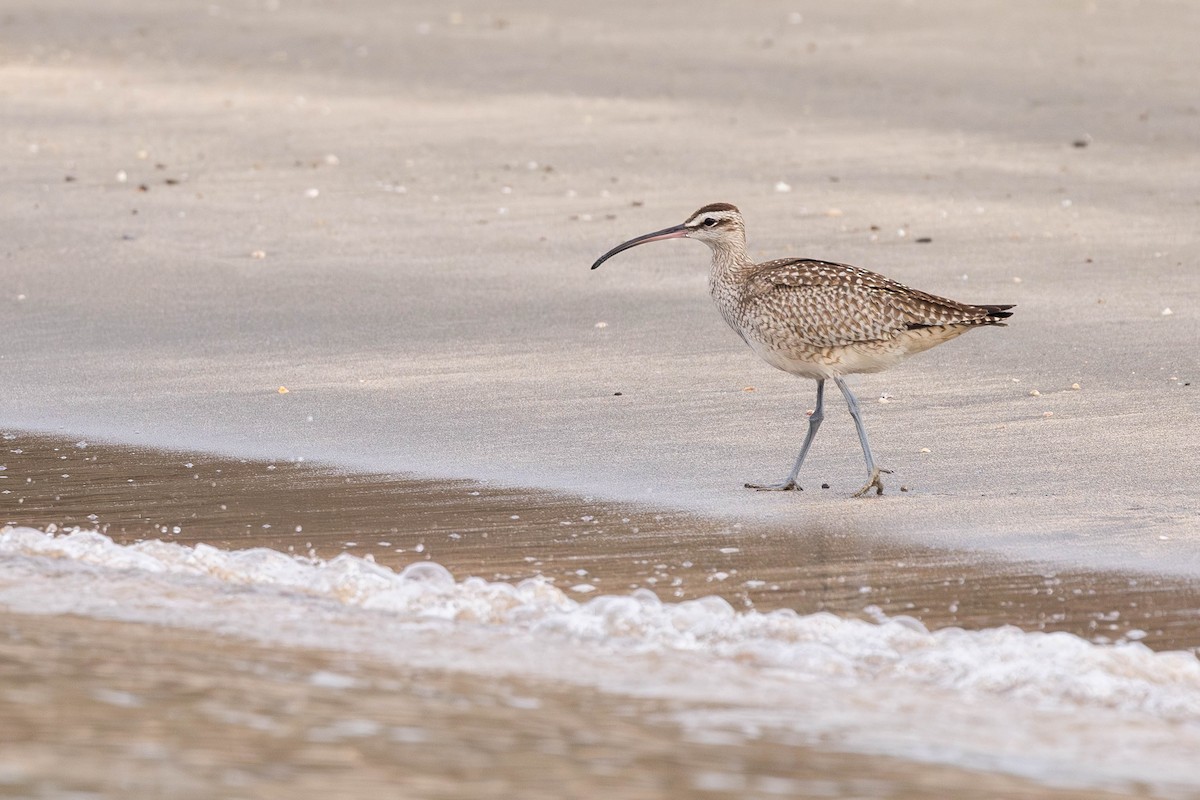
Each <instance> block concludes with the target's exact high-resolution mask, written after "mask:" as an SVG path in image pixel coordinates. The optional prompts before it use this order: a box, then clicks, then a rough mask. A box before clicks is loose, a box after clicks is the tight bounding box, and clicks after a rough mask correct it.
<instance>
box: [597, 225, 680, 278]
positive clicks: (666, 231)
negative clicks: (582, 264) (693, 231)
mask: <svg viewBox="0 0 1200 800" xmlns="http://www.w3.org/2000/svg"><path fill="white" fill-rule="evenodd" d="M687 234H688V229H687V228H685V227H684V226H683V225H672V226H671V227H670V228H663V229H662V230H661V231H655V232H654V233H647V234H646V235H645V236H638V237H637V238H635V239H630V240H629V241H628V242H623V243H621V244H619V245H617V246H616V247H614V248H613V249H612V250H609V251H608V252H607V253H605V254H604V255H602V256H600V257H599V258H598V259H596V263H595V264H592V269H595V268H596V267H598V266H600V265H601V264H603V263H604V262H605V261H608V260H609V259H610V258H612V257H613V256H615V255H616V254H617V253H620V252H623V251H625V250H628V249H629V248H631V247H637V246H638V245H639V244H645V243H646V242H658V241H662V240H663V239H682V238H683V237H685V236H687Z"/></svg>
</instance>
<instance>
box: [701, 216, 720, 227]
mask: <svg viewBox="0 0 1200 800" xmlns="http://www.w3.org/2000/svg"><path fill="white" fill-rule="evenodd" d="M701 224H703V225H704V227H706V228H711V227H712V226H714V225H716V224H717V220H716V219H714V218H713V217H705V218H704V222H703V223H701Z"/></svg>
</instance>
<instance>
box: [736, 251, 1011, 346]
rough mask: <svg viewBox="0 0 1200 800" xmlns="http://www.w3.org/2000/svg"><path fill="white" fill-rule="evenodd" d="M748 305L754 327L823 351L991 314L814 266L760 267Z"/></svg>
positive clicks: (877, 278)
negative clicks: (791, 338)
mask: <svg viewBox="0 0 1200 800" xmlns="http://www.w3.org/2000/svg"><path fill="white" fill-rule="evenodd" d="M743 303H744V306H745V308H746V310H747V312H748V314H749V317H750V320H749V321H750V322H751V324H753V325H754V326H755V327H765V328H767V329H769V333H771V334H774V335H780V334H785V335H790V336H794V337H797V338H799V339H800V340H801V341H804V342H806V343H808V344H811V345H815V346H818V347H830V346H838V345H847V344H853V343H854V342H867V341H879V340H884V339H889V338H891V337H892V336H894V335H895V334H896V333H898V332H900V331H904V330H908V329H912V328H921V327H931V326H935V325H953V324H956V323H957V324H967V325H971V324H979V323H980V322H981V320H983V319H986V318H987V317H988V315H989V309H988V308H986V307H983V306H971V305H966V304H963V303H958V302H955V301H954V300H948V299H946V298H944V297H938V296H936V295H932V294H928V293H926V292H922V291H918V290H916V289H912V288H909V287H908V286H905V285H904V284H902V283H898V282H896V281H894V280H891V279H890V278H885V277H884V276H882V275H880V274H878V273H875V272H871V271H870V270H865V269H862V268H860V267H852V266H849V265H847V264H834V263H832V262H828V261H814V260H811V259H783V260H780V261H768V262H767V263H765V264H759V265H758V266H757V267H756V268H755V270H754V271H753V272H752V273H751V274H750V276H749V277H748V280H747V282H746V284H745V294H744V295H743ZM1006 316H1007V315H1006ZM764 332H765V333H766V332H768V331H764Z"/></svg>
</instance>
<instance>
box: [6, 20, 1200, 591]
mask: <svg viewBox="0 0 1200 800" xmlns="http://www.w3.org/2000/svg"><path fill="white" fill-rule="evenodd" d="M686 9H687V13H682V12H681V10H680V9H679V8H675V7H672V6H651V7H647V6H645V4H633V3H629V4H623V3H605V4H600V5H589V6H575V7H568V6H557V5H555V6H552V7H550V6H546V7H543V6H539V5H537V4H534V3H524V4H516V5H512V6H509V7H506V9H505V10H504V11H499V10H497V9H494V8H493V7H491V6H488V5H485V4H479V3H465V4H459V5H458V6H455V7H453V8H451V7H447V6H445V5H444V4H440V3H432V2H429V3H405V4H403V5H395V4H391V3H385V2H371V1H368V0H361V1H360V2H354V3H349V4H338V5H336V6H332V5H330V6H325V5H322V4H319V3H301V2H282V3H275V2H251V1H250V0H247V1H246V2H235V3H207V2H205V3H183V4H173V5H171V6H169V7H165V6H163V5H162V4H160V3H155V2H149V1H148V0H119V1H118V0H108V1H107V2H95V3H87V4H79V3H70V2H58V3H54V2H51V3H46V2H37V3H32V2H31V3H10V4H8V5H7V6H6V10H5V12H4V18H3V24H2V25H0V44H2V45H3V47H4V50H5V53H6V62H5V64H4V67H3V71H2V72H0V99H2V102H3V105H4V109H5V124H4V126H3V127H2V128H0V153H2V155H0V170H2V177H3V181H2V182H0V208H2V209H3V212H4V216H5V220H6V223H5V226H6V235H5V241H6V244H5V246H4V248H3V259H0V287H2V290H0V292H2V293H0V319H2V320H3V324H4V328H5V335H4V337H3V344H2V345H0V386H3V396H2V402H0V424H3V425H5V426H7V427H8V428H10V429H36V430H49V431H63V432H65V433H66V434H67V435H71V436H75V435H78V436H83V437H91V438H96V437H104V438H108V439H110V440H115V441H124V442H129V443H139V444H147V445H158V446H170V447H176V448H186V449H202V450H209V451H215V452H224V453H230V454H237V455H254V456H263V457H268V458H296V457H304V458H307V459H309V460H314V459H315V460H321V461H324V462H328V463H332V464H337V465H342V466H344V467H348V468H352V469H361V470H369V471H376V472H408V473H414V474H420V475H429V476H446V477H460V478H474V479H481V480H488V481H493V482H498V483H503V484H506V485H512V486H536V487H542V488H551V489H567V490H571V491H575V492H577V493H580V494H586V495H591V496H595V497H604V498H608V499H613V500H624V501H629V500H645V501H649V502H651V503H653V504H655V505H656V506H659V507H674V508H678V509H681V510H690V511H694V512H700V513H704V514H708V515H715V516H718V517H721V518H725V519H738V520H746V521H750V520H759V521H768V522H771V523H774V524H792V523H795V524H800V525H810V524H814V523H818V522H819V524H821V525H823V526H827V527H831V528H833V529H836V530H839V531H841V532H844V533H847V534H853V535H856V536H861V537H867V538H869V537H878V536H881V535H884V534H892V533H895V534H899V535H903V536H905V537H908V538H909V539H911V540H913V541H916V542H920V543H925V544H943V545H955V546H972V547H980V548H984V549H989V550H993V551H998V552H1004V553H1008V554H1011V555H1014V556H1017V557H1035V558H1042V559H1051V560H1059V561H1062V562H1066V563H1067V564H1086V565H1102V566H1122V567H1132V568H1143V569H1151V570H1169V571H1174V572H1181V573H1186V574H1192V575H1194V574H1196V573H1197V572H1200V548H1198V547H1197V545H1196V538H1197V533H1198V532H1200V505H1198V503H1200V501H1198V500H1197V497H1198V495H1200V492H1197V490H1196V481H1195V475H1196V474H1197V472H1198V469H1197V467H1198V466H1200V460H1198V457H1197V451H1196V449H1195V447H1194V446H1192V442H1193V440H1194V439H1195V435H1196V433H1197V425H1196V405H1197V400H1196V397H1197V388H1196V380H1197V378H1198V377H1200V376H1198V375H1197V351H1196V343H1197V341H1200V322H1198V316H1197V312H1196V308H1198V307H1200V281H1197V280H1196V272H1195V266H1194V265H1195V262H1196V258H1197V255H1200V246H1198V244H1197V237H1196V226H1195V219H1196V212H1197V204H1198V203H1200V194H1198V188H1197V184H1196V181H1195V175H1196V173H1197V168H1198V167H1200V164H1198V163H1197V159H1198V156H1197V151H1196V148H1195V141H1196V139H1195V134H1196V126H1197V122H1198V120H1200V109H1198V108H1197V101H1196V97H1195V93H1194V82H1193V80H1192V77H1193V76H1194V75H1195V74H1197V73H1198V72H1200V63H1198V57H1197V50H1196V48H1195V47H1194V46H1193V45H1192V42H1191V39H1192V33H1193V32H1194V31H1195V30H1196V28H1197V25H1198V24H1200V16H1198V15H1200V10H1197V8H1196V7H1194V6H1192V5H1189V4H1182V3H1181V4H1167V5H1163V6H1159V7H1156V8H1155V10H1154V11H1153V13H1151V12H1148V11H1147V10H1145V9H1144V8H1143V7H1142V6H1141V5H1139V4H1136V3H1105V4H1098V5H1087V4H1058V3H1040V2H1028V3H1020V4H1017V5H1013V4H1010V3H1003V4H1001V3H995V4H972V5H971V6H970V7H969V8H965V7H963V6H961V5H960V4H957V3H952V2H925V3H894V4H888V5H882V6H881V5H879V4H874V3H851V4H839V5H837V6H835V7H828V6H811V7H809V6H795V5H793V4H777V3H765V4H756V5H755V6H754V7H753V8H750V9H744V8H741V7H736V6H732V5H728V4H712V5H711V6H703V5H702V6H699V7H697V6H695V4H688V5H687V6H686ZM1078 145H1086V146H1078ZM780 182H783V183H786V184H787V185H789V186H790V187H791V191H790V192H780V191H777V184H778V183H780ZM714 200H728V201H734V202H736V203H738V204H740V205H741V207H742V209H743V211H744V212H745V214H746V216H747V219H748V224H749V228H750V230H749V233H750V239H751V247H752V249H753V251H754V253H755V254H756V255H761V256H767V255H776V256H778V255H787V254H796V255H800V254H804V255H810V256H817V257H824V258H831V259H836V260H841V261H846V262H850V263H856V264H861V265H863V266H867V267H870V268H874V269H878V270H880V271H882V272H884V273H886V274H888V275H890V276H892V277H895V278H897V279H899V280H902V281H905V282H908V283H910V284H912V285H915V286H918V287H920V288H923V289H926V290H929V291H933V292H937V293H942V294H946V295H950V296H954V297H957V298H961V299H964V300H976V301H986V302H1015V303H1017V304H1018V308H1017V312H1018V313H1017V315H1016V316H1015V317H1014V318H1013V320H1012V326H1011V327H1010V328H1007V329H1004V330H985V331H979V332H976V333H973V334H971V335H969V336H967V337H964V338H963V339H962V340H959V341H957V342H954V343H952V344H950V345H948V346H946V347H943V348H940V349H938V350H937V351H936V352H934V353H930V354H928V355H927V356H923V357H921V358H920V359H918V360H916V361H914V362H912V363H910V364H907V365H905V366H903V367H901V368H899V369H896V370H894V371H892V372H889V373H886V374H884V375H879V376H868V377H866V378H863V379H861V380H859V381H858V382H857V385H858V387H859V393H860V396H861V397H862V398H863V399H864V400H865V401H866V405H867V406H868V409H867V411H866V417H867V425H868V428H869V429H870V431H871V434H872V436H873V438H874V444H875V449H876V453H877V456H878V458H879V460H880V461H881V463H882V465H883V466H885V467H889V468H891V469H893V470H895V474H894V475H893V476H892V477H891V479H890V481H889V492H888V495H887V496H885V497H884V498H882V499H879V500H872V501H870V502H861V501H852V500H850V499H848V497H847V495H848V494H849V493H850V491H852V490H853V489H854V488H856V487H857V486H858V485H859V484H860V482H861V474H860V471H861V456H860V454H859V453H858V451H857V443H856V441H855V438H854V434H853V430H852V426H851V425H850V421H849V418H848V415H846V414H845V413H844V411H843V410H842V409H841V408H840V407H836V405H835V406H831V409H832V410H831V416H830V420H829V422H827V423H826V426H825V427H824V428H823V429H822V432H821V437H820V440H819V442H818V444H817V446H816V448H815V449H814V452H813V455H812V458H811V464H810V466H809V467H808V469H807V477H806V480H805V482H804V485H805V486H806V491H805V492H803V493H802V494H795V495H791V494H789V495H784V496H768V495H761V494H754V493H751V492H747V491H746V490H744V489H742V488H741V487H742V483H743V482H745V481H746V480H748V479H759V480H761V479H767V478H773V477H775V476H777V475H782V474H783V472H784V471H786V469H787V467H788V465H789V464H790V463H791V460H792V459H793V458H794V455H795V450H796V448H797V444H798V441H799V439H800V437H801V435H802V433H803V428H804V411H805V409H807V408H810V407H811V403H812V395H813V385H812V384H811V383H810V382H804V381H799V380H796V379H794V378H791V377H790V376H787V375H784V374H783V373H777V372H775V371H773V370H772V369H770V368H769V367H766V366H765V365H763V364H761V363H758V362H757V361H756V359H755V358H754V357H753V356H752V354H750V353H749V352H748V351H746V349H745V348H744V346H743V345H742V344H741V343H740V342H739V341H738V340H737V338H736V336H734V335H733V334H732V333H731V332H730V331H729V330H727V329H725V328H724V326H723V324H722V323H721V321H720V319H719V317H718V316H717V315H716V313H715V312H714V311H713V309H712V308H711V307H710V301H709V300H708V298H707V297H706V292H705V289H704V277H705V264H706V259H707V254H706V252H705V250H704V248H702V247H700V246H699V245H695V244H693V243H682V244H678V243H671V244H663V245H657V246H655V247H654V248H653V249H652V248H644V249H642V250H639V251H637V252H635V253H630V254H628V255H627V256H625V257H623V258H622V259H621V260H620V261H615V262H613V263H611V264H608V265H606V266H605V269H603V270H600V271H598V272H596V273H590V272H589V271H588V269H587V267H588V265H589V264H590V263H591V261H592V260H593V259H594V258H595V257H596V256H597V255H598V254H599V253H601V252H603V251H604V250H606V249H607V248H608V247H610V246H611V245H613V244H615V243H616V242H618V241H621V240H622V239H624V238H626V237H628V236H631V235H633V234H637V233H641V232H644V231H646V230H653V229H656V228H659V227H662V226H664V225H667V224H671V223H674V222H676V221H678V220H679V219H682V217H683V216H684V215H685V214H687V213H688V212H690V211H691V210H692V209H693V208H694V207H696V206H698V205H700V204H702V203H705V202H709V201H714ZM920 238H930V239H932V242H930V243H928V244H917V243H916V240H917V239H920ZM1018 279H1019V280H1020V282H1019V283H1018V282H1016V281H1017V280H1018ZM1168 309H1170V311H1171V312H1172V313H1170V314H1167V313H1166V312H1167V310H1168ZM601 322H604V323H607V327H603V328H600V327H596V326H597V325H598V323H601ZM1075 384H1078V385H1079V387H1080V388H1079V389H1078V390H1075V389H1072V386H1073V385H1075ZM281 386H283V387H286V388H287V389H288V390H289V392H288V393H287V394H281V393H280V392H279V387H281ZM747 387H753V388H754V389H755V391H753V392H751V391H745V389H746V388H747ZM1033 390H1037V391H1038V392H1039V394H1037V395H1031V391H1033ZM617 392H620V393H621V394H620V396H615V395H616V393H617ZM884 394H887V395H891V397H892V401H891V402H888V403H886V404H884V403H877V402H875V398H877V397H880V396H882V395H884ZM926 449H927V450H929V452H927V453H926V452H923V451H924V450H926ZM822 483H829V484H830V485H831V487H832V488H831V489H830V490H827V491H824V492H822V491H817V490H815V489H816V487H817V486H819V485H820V484H822ZM902 485H903V486H906V487H907V488H909V490H910V491H908V492H906V493H903V494H902V493H900V492H899V491H898V489H899V487H900V486H902Z"/></svg>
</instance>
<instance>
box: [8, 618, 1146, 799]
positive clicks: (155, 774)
mask: <svg viewBox="0 0 1200 800" xmlns="http://www.w3.org/2000/svg"><path fill="white" fill-rule="evenodd" d="M0 682H2V683H3V688H2V689H0V719H3V720H4V721H5V724H4V725H3V726H0V797H24V798H35V797H36V798H67V797H80V796H88V797H104V798H133V797H137V798H142V797H145V798H150V797H171V798H183V799H186V800H191V799H192V798H195V799H196V800H209V799H210V798H214V797H228V798H263V799H264V800H269V799H272V798H299V797H303V798H330V797H338V798H341V797H378V796H388V797H405V798H428V800H435V799H436V800H478V799H479V798H497V800H500V799H501V798H504V799H507V798H513V797H527V798H545V799H546V800H551V799H553V800H559V798H566V797H580V798H583V797H621V798H628V799H629V800H643V799H645V800H649V798H666V797H678V798H692V797H704V798H772V797H847V798H851V797H852V798H896V799H897V800H899V799H903V800H918V799H921V800H923V799H924V798H929V797H981V798H982V797H987V798H995V800H1008V799H1009V798H1012V800H1016V799H1017V798H1030V797H1037V798H1046V799H1047V800H1060V799H1061V800H1068V799H1072V800H1085V799H1088V800H1104V798H1108V797H1131V796H1133V797H1136V796H1150V795H1143V794H1142V793H1140V792H1137V791H1136V790H1135V791H1132V792H1131V793H1120V794H1113V793H1109V792H1106V791H1103V790H1089V791H1087V792H1081V791H1069V790H1063V789H1055V788H1052V787H1047V786H1044V785H1039V784H1035V783H1032V782H1029V781H1025V780H1021V779H1019V778H1013V777H1008V776H1004V775H994V774H988V773H982V772H976V771H971V770H963V769H954V768H950V767H944V766H939V765H928V764H920V765H918V764H913V763H911V762H906V761H901V760H897V759H889V758H886V757H880V756H871V757H864V756H854V755H847V754H840V753H833V752H827V751H823V750H820V749H814V748H812V747H810V746H806V745H805V744H804V743H802V742H796V741H791V740H789V739H788V738H787V737H786V736H784V737H781V736H779V735H772V734H767V735H761V736H755V735H750V736H747V735H745V734H744V733H742V732H739V731H738V730H736V729H730V730H727V731H714V730H700V731H689V730H687V729H684V728H681V727H680V726H678V725H674V724H672V723H671V722H670V721H669V712H670V711H671V707H670V704H669V703H663V702H661V701H652V700H644V699H638V698H630V697H620V696H613V695H609V694H605V693H602V692H595V691H580V690H579V688H578V687H565V686H561V687H560V686H553V685H546V684H545V683H538V684H527V683H522V682H520V681H514V680H496V679H494V678H493V679H487V680H484V679H480V678H478V677H472V676H462V675H456V674H454V673H444V672H438V673H424V672H405V671H402V670H397V669H396V667H395V666H394V665H387V666H383V665H380V664H377V663H373V662H371V661H370V660H369V659H364V658H361V657H359V658H349V659H348V658H346V657H345V656H339V655H337V654H329V653H322V652H319V651H315V652H314V651H306V650H296V649H286V650H280V649H277V648H262V647H257V646H254V645H252V644H248V643H245V642H241V641H238V640H236V639H230V638H228V637H219V636H212V635H205V634H202V633H198V632H196V631H176V630H172V629H164V628H160V627H156V626H146V625H137V624H122V623H116V622H109V621H101V620H94V619H85V618H75V617H42V616H26V615H12V614H7V613H2V612H0Z"/></svg>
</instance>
